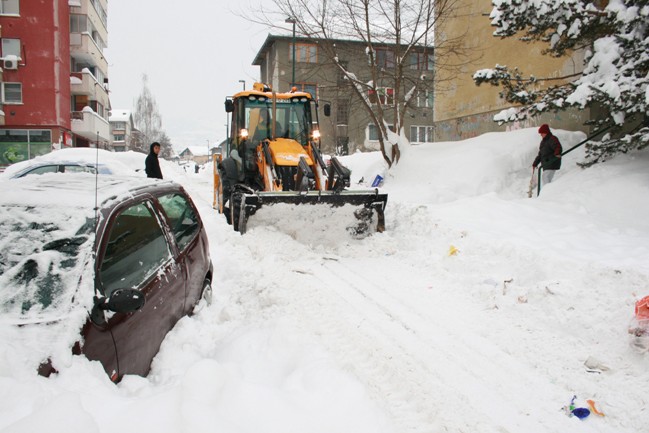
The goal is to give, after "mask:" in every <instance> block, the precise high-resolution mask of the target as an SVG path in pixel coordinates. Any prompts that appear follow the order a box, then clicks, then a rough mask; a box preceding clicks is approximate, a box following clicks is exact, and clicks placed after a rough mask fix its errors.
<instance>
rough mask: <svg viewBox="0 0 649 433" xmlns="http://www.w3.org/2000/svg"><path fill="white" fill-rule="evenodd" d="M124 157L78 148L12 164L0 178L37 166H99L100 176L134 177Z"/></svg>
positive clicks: (101, 150)
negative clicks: (123, 159)
mask: <svg viewBox="0 0 649 433" xmlns="http://www.w3.org/2000/svg"><path fill="white" fill-rule="evenodd" d="M124 156H125V154H121V153H120V154H117V153H115V152H109V151H107V150H104V149H95V148H76V147H75V148H68V149H61V150H56V151H52V152H49V153H46V154H44V155H39V156H37V157H35V158H33V159H28V160H25V161H20V162H17V163H15V164H12V165H10V166H9V167H7V168H6V169H5V171H4V173H2V176H0V177H2V178H4V177H14V176H16V175H17V174H18V173H23V172H24V171H25V170H28V169H31V168H33V167H36V166H41V165H60V164H78V165H85V166H93V167H94V166H98V169H99V173H100V174H113V175H134V174H135V170H134V169H133V168H131V167H130V166H129V165H127V164H125V163H124V162H123V161H122V159H121V158H122V157H124ZM144 156H145V155H143V157H144Z"/></svg>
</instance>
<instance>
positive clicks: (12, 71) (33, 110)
mask: <svg viewBox="0 0 649 433" xmlns="http://www.w3.org/2000/svg"><path fill="white" fill-rule="evenodd" d="M107 34H108V31H107V26H106V0H28V1H25V0H3V1H2V2H0V42H1V46H0V59H1V60H0V67H1V68H2V72H1V73H0V84H1V88H0V92H1V96H2V100H1V102H2V106H1V112H0V166H7V165H9V164H12V163H15V162H18V161H22V160H25V159H30V158H34V157H35V156H38V155H42V154H44V153H47V152H51V151H52V150H53V149H58V148H62V147H72V146H92V147H94V146H96V145H99V146H100V147H102V146H105V145H107V144H108V142H109V141H110V135H109V124H108V120H107V119H108V107H109V100H108V91H107V85H106V84H107V78H106V71H107V69H108V64H107V61H106V60H105V59H104V57H103V48H104V47H105V40H106V38H107Z"/></svg>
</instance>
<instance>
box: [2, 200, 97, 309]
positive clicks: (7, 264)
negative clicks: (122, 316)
mask: <svg viewBox="0 0 649 433" xmlns="http://www.w3.org/2000/svg"><path fill="white" fill-rule="evenodd" d="M93 228H94V220H93V219H92V218H88V215H87V214H85V213H84V212H79V210H78V209H74V210H73V209H60V208H48V207H47V206H43V207H36V206H16V205H14V206H8V205H5V206H0V315H2V316H3V317H4V318H21V319H28V320H29V319H31V320H34V321H38V320H39V318H43V317H47V318H52V317H53V316H61V315H65V314H66V313H67V312H68V310H69V308H70V305H71V303H72V300H73V298H74V296H75V294H76V292H77V288H78V287H79V284H80V276H81V278H83V276H84V275H85V274H84V272H83V269H84V268H83V267H84V265H85V264H86V263H87V262H88V261H89V258H90V257H91V256H92V250H93V243H94V236H92V233H93ZM90 268H91V266H90ZM88 279H90V280H91V281H90V282H89V284H92V274H90V277H88ZM90 293H92V291H90Z"/></svg>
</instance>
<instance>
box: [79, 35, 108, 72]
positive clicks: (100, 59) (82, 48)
mask: <svg viewBox="0 0 649 433" xmlns="http://www.w3.org/2000/svg"><path fill="white" fill-rule="evenodd" d="M70 55H71V56H72V57H74V58H75V59H77V60H81V61H83V62H85V63H88V64H90V65H95V66H98V67H99V69H101V70H102V71H106V70H108V61H107V60H106V59H105V58H104V55H103V53H102V51H101V49H100V48H99V47H98V46H97V44H96V43H95V41H94V40H93V39H92V37H91V36H90V34H88V33H70Z"/></svg>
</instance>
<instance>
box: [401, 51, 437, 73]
mask: <svg viewBox="0 0 649 433" xmlns="http://www.w3.org/2000/svg"><path fill="white" fill-rule="evenodd" d="M433 59H434V56H433V54H429V53H410V55H409V56H408V64H409V67H410V69H417V70H420V71H432V70H433V68H434V66H435V64H434V62H433Z"/></svg>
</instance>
